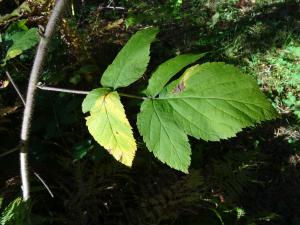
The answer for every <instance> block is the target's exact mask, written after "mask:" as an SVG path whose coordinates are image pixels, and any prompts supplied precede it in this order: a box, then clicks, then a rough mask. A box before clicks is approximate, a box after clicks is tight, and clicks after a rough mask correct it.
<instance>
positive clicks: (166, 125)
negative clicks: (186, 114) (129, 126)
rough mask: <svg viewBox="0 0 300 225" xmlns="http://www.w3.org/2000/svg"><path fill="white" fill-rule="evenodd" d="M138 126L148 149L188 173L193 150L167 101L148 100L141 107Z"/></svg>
mask: <svg viewBox="0 0 300 225" xmlns="http://www.w3.org/2000/svg"><path fill="white" fill-rule="evenodd" d="M137 125H138V128H139V131H140V133H141V134H142V136H143V139H144V141H145V143H146V145H147V147H148V149H149V150H150V151H151V152H153V154H154V155H155V156H156V157H157V158H158V159H159V160H160V161H162V162H164V163H166V164H167V165H169V166H170V167H172V168H174V169H177V170H180V171H182V172H185V173H187V172H188V167H189V165H190V162H191V148H190V145H189V142H188V138H187V135H186V134H185V132H184V130H183V129H182V128H181V127H179V126H178V124H177V123H176V121H175V120H174V119H173V118H172V108H171V107H170V106H169V105H168V103H167V102H165V101H156V100H150V99H149V100H146V101H144V103H143V104H142V106H141V112H140V113H139V115H138V118H137Z"/></svg>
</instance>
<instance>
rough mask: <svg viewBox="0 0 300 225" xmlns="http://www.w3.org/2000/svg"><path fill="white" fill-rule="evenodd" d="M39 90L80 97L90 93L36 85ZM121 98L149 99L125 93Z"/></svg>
mask: <svg viewBox="0 0 300 225" xmlns="http://www.w3.org/2000/svg"><path fill="white" fill-rule="evenodd" d="M36 87H37V88H39V89H41V90H44V91H55V92H64V93H71V94H78V95H87V94H88V93H89V91H80V90H74V89H66V88H56V87H49V86H44V85H39V84H38V85H36ZM118 94H119V95H120V96H123V97H127V98H135V99H142V100H144V99H147V97H142V96H137V95H130V94H125V93H119V92H118Z"/></svg>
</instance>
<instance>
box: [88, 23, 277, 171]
mask: <svg viewBox="0 0 300 225" xmlns="http://www.w3.org/2000/svg"><path fill="white" fill-rule="evenodd" d="M157 32H158V30H157V29H153V28H148V29H146V30H143V31H139V32H137V33H136V34H135V35H134V36H133V37H132V38H131V39H130V40H129V42H128V43H127V44H126V45H125V46H124V48H123V49H122V50H121V52H120V53H119V54H118V55H117V57H116V59H115V60H114V62H113V63H112V65H110V66H109V67H108V69H107V70H106V71H105V72H104V75H103V77H102V80H101V82H102V84H103V85H104V86H107V87H111V88H113V89H116V88H117V87H124V86H127V85H129V84H131V83H132V82H134V81H135V80H137V79H138V78H139V77H141V75H142V73H144V72H145V70H146V66H147V64H148V61H149V59H150V58H149V49H150V43H151V41H152V40H153V39H154V37H155V35H156V34H157ZM143 38H145V40H146V41H142V40H141V39H143ZM136 46H139V48H140V49H142V50H139V49H137V48H136ZM145 49H146V50H145ZM136 51H137V52H136ZM131 54H132V55H133V56H131ZM143 56H146V58H145V57H143ZM137 57H140V58H143V59H142V61H141V64H142V66H140V65H135V63H139V62H140V61H137ZM200 57H201V54H199V55H183V56H177V57H175V58H173V59H171V60H169V61H167V62H165V63H163V64H162V65H160V66H159V67H158V69H157V70H156V71H155V72H154V74H153V77H152V78H151V79H150V81H149V86H148V88H147V89H146V94H147V100H145V101H144V102H143V104H142V106H141V112H140V113H139V114H138V118H137V126H138V128H139V131H140V133H141V135H142V136H143V139H144V141H145V142H146V145H147V147H148V149H149V150H150V151H152V152H153V153H154V155H155V156H156V157H157V158H158V159H159V160H160V161H162V162H164V163H166V164H167V165H169V166H170V167H172V168H174V169H177V170H180V171H183V172H185V173H187V172H188V168H189V165H190V161H191V159H190V155H191V148H190V145H189V142H188V136H187V135H191V136H194V137H196V138H198V139H199V138H201V139H203V140H206V141H218V140H220V139H226V138H230V137H233V136H235V134H236V133H237V132H239V131H241V130H242V128H245V127H248V126H252V125H253V124H255V123H259V122H261V121H263V120H269V119H272V118H275V117H276V115H277V114H276V111H275V110H274V109H273V108H272V106H271V104H270V102H268V101H267V100H266V99H265V97H264V95H263V94H262V93H261V92H260V91H259V89H258V87H257V85H256V83H255V81H254V80H252V78H250V77H248V76H246V75H243V74H242V73H241V72H240V71H239V70H238V69H236V68H234V67H233V66H230V65H226V64H224V63H205V64H203V65H196V66H193V67H191V68H189V69H187V70H186V71H185V72H184V74H183V75H182V76H181V77H180V78H179V79H177V80H175V81H173V82H171V83H170V84H168V85H167V86H165V85H166V83H167V82H168V81H169V80H170V79H171V78H172V76H174V75H175V74H176V73H177V72H178V71H180V70H181V69H182V68H183V67H185V66H186V65H188V64H190V63H192V62H194V61H196V60H197V59H199V58H200ZM127 59H129V60H127ZM132 59H134V60H132ZM121 62H122V63H121ZM124 68H125V69H124ZM132 68H138V69H132ZM107 71H108V72H107ZM122 71H123V72H122ZM134 73H135V74H134ZM133 74H134V76H132V75H133ZM120 76H121V77H120ZM163 86H165V87H163ZM161 89H163V90H161ZM158 93H160V94H159V97H158V98H153V96H156V94H158ZM137 98H138V97H137ZM82 109H83V112H84V113H86V112H88V111H90V114H91V116H89V117H87V126H88V128H89V131H90V133H91V134H92V136H93V137H94V138H95V139H96V141H97V142H98V143H100V144H101V145H102V146H103V147H104V148H106V149H107V150H108V151H109V152H110V153H111V154H112V155H113V156H114V157H115V158H116V159H117V160H119V161H121V162H122V163H124V164H125V165H128V166H131V164H132V160H133V157H134V152H135V150H136V145H135V141H134V138H133V136H132V132H131V127H130V125H129V122H128V120H127V119H126V115H125V112H124V109H123V106H122V104H121V102H120V100H119V95H118V93H117V92H110V90H109V89H106V88H104V89H103V88H99V89H95V90H93V91H91V92H90V94H89V95H88V96H87V97H86V99H85V100H84V102H83V104H82Z"/></svg>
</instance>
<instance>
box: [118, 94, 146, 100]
mask: <svg viewBox="0 0 300 225" xmlns="http://www.w3.org/2000/svg"><path fill="white" fill-rule="evenodd" d="M118 94H119V95H120V96H123V97H128V98H135V99H142V100H145V99H148V98H147V97H142V96H137V95H130V94H125V93H119V92H118Z"/></svg>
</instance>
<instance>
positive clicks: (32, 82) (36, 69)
mask: <svg viewBox="0 0 300 225" xmlns="http://www.w3.org/2000/svg"><path fill="white" fill-rule="evenodd" d="M67 1H68V0H57V1H56V4H55V6H54V9H53V12H52V14H51V16H50V18H49V21H48V23H47V26H46V31H45V34H44V35H43V36H42V37H41V40H40V43H39V46H38V49H37V52H36V56H35V59H34V63H33V67H32V70H31V73H30V78H29V83H28V89H27V95H26V105H25V109H24V115H23V122H22V129H21V144H22V146H21V152H20V169H21V178H22V191H23V200H24V201H27V200H28V199H29V198H30V183H29V172H28V152H29V149H28V141H29V133H30V127H31V123H30V122H31V118H32V114H33V106H34V100H35V99H34V97H35V93H36V84H37V81H38V77H39V75H40V74H41V72H42V68H43V62H44V59H45V55H46V52H47V47H48V43H49V41H50V39H51V37H52V35H53V33H54V30H55V27H56V25H57V22H58V20H59V18H60V16H61V14H62V12H63V9H64V7H65V6H66V3H67Z"/></svg>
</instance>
